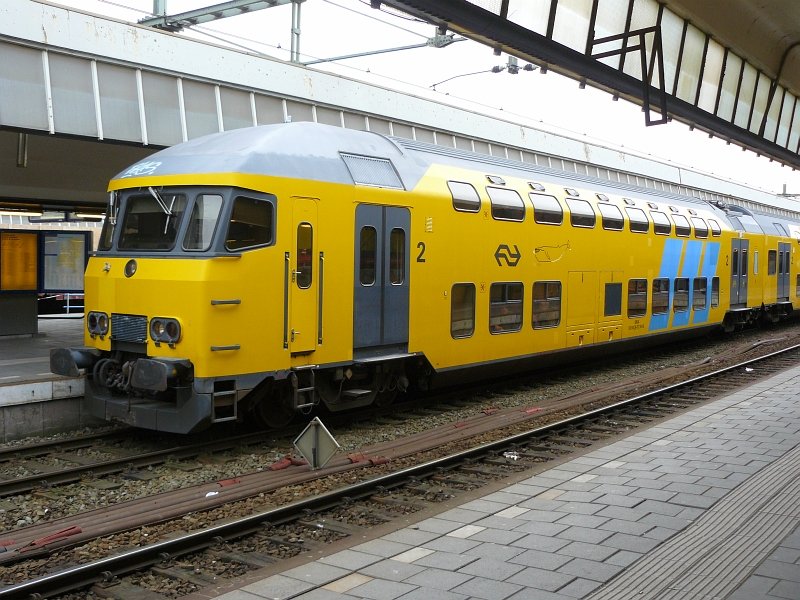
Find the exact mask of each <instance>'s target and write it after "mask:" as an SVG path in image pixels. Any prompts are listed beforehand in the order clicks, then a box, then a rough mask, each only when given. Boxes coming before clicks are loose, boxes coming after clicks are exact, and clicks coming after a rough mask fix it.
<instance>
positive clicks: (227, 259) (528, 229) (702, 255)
mask: <svg viewBox="0 0 800 600" xmlns="http://www.w3.org/2000/svg"><path fill="white" fill-rule="evenodd" d="M109 191H110V201H109V206H108V213H107V219H106V224H105V227H104V229H103V233H102V236H101V238H102V239H101V241H100V244H99V248H98V250H97V252H96V253H95V254H94V255H93V256H92V258H91V259H90V261H89V264H88V268H87V271H86V289H85V293H86V299H85V310H86V318H85V325H86V328H85V346H84V347H81V348H64V349H59V350H55V351H53V353H52V355H51V369H52V371H53V372H55V373H59V374H62V375H73V376H74V375H77V374H78V373H80V372H84V373H85V374H86V398H85V403H86V408H87V410H88V412H89V413H91V414H93V415H95V416H98V417H101V418H103V419H107V420H117V421H123V422H125V423H129V424H131V425H135V426H137V427H143V428H148V429H155V430H162V431H171V432H191V431H196V430H199V429H202V428H204V427H208V426H210V425H211V424H213V423H218V422H222V421H230V420H243V419H249V418H251V417H255V418H257V419H259V420H260V421H261V422H263V423H265V424H267V425H270V426H279V425H281V424H284V423H286V422H287V421H288V420H289V419H290V418H291V417H292V415H294V414H295V413H296V412H298V411H305V410H307V409H309V408H311V407H312V406H314V405H316V404H317V403H320V402H321V403H323V404H324V405H325V406H326V407H327V408H328V409H330V410H333V411H338V410H345V409H352V408H355V407H359V406H364V405H367V404H370V403H386V402H390V401H391V400H392V399H393V398H394V396H395V394H396V393H397V392H398V391H403V390H405V389H406V388H408V387H409V386H414V387H417V388H425V387H429V386H433V385H438V384H446V383H448V382H452V381H463V380H465V379H468V378H477V377H485V376H488V375H497V374H500V373H504V372H508V371H512V370H519V369H530V368H536V367H542V366H546V365H549V364H554V363H556V362H561V361H564V360H574V359H575V358H583V357H585V358H591V357H592V356H596V355H598V354H606V353H607V352H608V351H609V350H611V349H615V350H616V349H621V348H623V347H631V346H633V345H636V344H639V345H643V344H651V343H653V342H654V341H656V340H660V339H664V338H665V336H688V335H697V334H699V333H700V332H701V331H705V330H708V329H709V328H719V327H724V328H726V329H729V330H732V329H734V328H736V327H738V326H741V325H745V324H748V323H751V322H754V321H756V320H759V319H768V320H771V321H777V320H779V319H781V318H784V317H787V316H789V315H791V314H792V313H793V310H794V307H796V306H798V289H799V288H800V276H798V264H797V260H796V258H795V248H796V246H797V243H798V238H800V235H799V234H798V232H800V222H795V221H791V220H789V219H786V218H782V217H775V216H767V215H759V214H753V213H751V212H748V211H747V210H745V209H742V208H738V207H736V206H725V205H719V206H717V205H713V204H710V203H707V202H705V201H702V200H699V199H696V198H691V197H686V196H681V195H676V194H670V193H667V192H661V191H656V190H652V189H642V188H635V187H632V186H628V185H622V184H614V183H611V182H608V181H601V180H597V179H593V178H589V177H584V176H578V175H575V174H566V173H562V172H556V171H553V170H550V169H544V168H539V167H536V166H532V165H529V164H525V163H521V162H516V161H512V160H506V159H500V158H497V157H490V156H483V155H478V154H473V153H469V152H464V151H460V150H455V149H446V148H442V147H439V146H432V145H428V144H423V143H418V142H412V141H408V140H401V139H394V138H387V137H384V136H381V135H377V134H374V133H368V132H362V131H353V130H347V129H342V128H335V127H328V126H325V125H319V124H313V123H289V124H281V125H271V126H264V127H256V128H250V129H239V130H235V131H231V132H227V133H220V134H215V135H211V136H207V137H204V138H200V139H196V140H193V141H190V142H186V143H184V144H180V145H178V146H174V147H172V148H168V149H166V150H163V151H161V152H158V153H156V154H154V155H152V156H151V157H149V158H147V159H146V160H144V161H142V162H139V163H137V164H135V165H133V166H132V167H130V168H129V169H127V170H125V171H123V172H122V173H120V174H119V175H118V176H116V177H115V178H114V179H113V180H112V181H111V183H110V186H109Z"/></svg>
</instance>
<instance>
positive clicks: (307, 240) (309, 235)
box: [296, 223, 314, 290]
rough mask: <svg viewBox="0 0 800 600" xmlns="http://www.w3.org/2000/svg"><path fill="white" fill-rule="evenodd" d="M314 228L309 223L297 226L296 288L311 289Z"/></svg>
mask: <svg viewBox="0 0 800 600" xmlns="http://www.w3.org/2000/svg"><path fill="white" fill-rule="evenodd" d="M313 258H314V228H313V227H311V223H300V224H299V225H298V226H297V273H296V274H297V287H299V288H300V289H303V290H305V289H308V288H310V287H311V281H312V275H313V271H314V260H313Z"/></svg>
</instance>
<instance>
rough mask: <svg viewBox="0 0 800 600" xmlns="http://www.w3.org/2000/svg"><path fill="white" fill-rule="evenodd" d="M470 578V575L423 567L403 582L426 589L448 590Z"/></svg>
mask: <svg viewBox="0 0 800 600" xmlns="http://www.w3.org/2000/svg"><path fill="white" fill-rule="evenodd" d="M470 579H472V575H465V574H463V573H455V572H453V571H449V570H443V569H425V570H424V571H420V572H419V573H417V574H416V575H412V576H411V577H409V578H408V579H406V580H405V583H410V584H412V585H418V586H420V587H424V588H426V589H433V590H450V589H453V588H454V587H456V586H458V585H461V584H462V583H464V582H466V581H469V580H470Z"/></svg>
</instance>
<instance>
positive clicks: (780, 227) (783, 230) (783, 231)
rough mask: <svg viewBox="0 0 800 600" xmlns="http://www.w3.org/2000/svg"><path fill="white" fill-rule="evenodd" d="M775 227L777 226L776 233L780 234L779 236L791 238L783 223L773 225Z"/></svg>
mask: <svg viewBox="0 0 800 600" xmlns="http://www.w3.org/2000/svg"><path fill="white" fill-rule="evenodd" d="M773 225H775V231H777V232H778V235H785V236H786V237H789V232H788V231H786V228H785V227H784V226H783V224H782V223H773Z"/></svg>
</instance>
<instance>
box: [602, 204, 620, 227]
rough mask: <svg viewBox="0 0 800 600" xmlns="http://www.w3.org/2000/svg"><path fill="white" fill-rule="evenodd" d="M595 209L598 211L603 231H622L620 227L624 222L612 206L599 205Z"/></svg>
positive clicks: (616, 209) (618, 211) (617, 210)
mask: <svg viewBox="0 0 800 600" xmlns="http://www.w3.org/2000/svg"><path fill="white" fill-rule="evenodd" d="M597 208H598V209H599V210H600V216H601V218H602V221H603V229H611V230H614V231H622V226H623V225H624V223H625V221H624V220H623V218H622V213H621V212H620V210H619V209H618V208H617V207H616V206H614V205H613V204H604V203H602V202H601V203H599V204H598V205H597Z"/></svg>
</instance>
